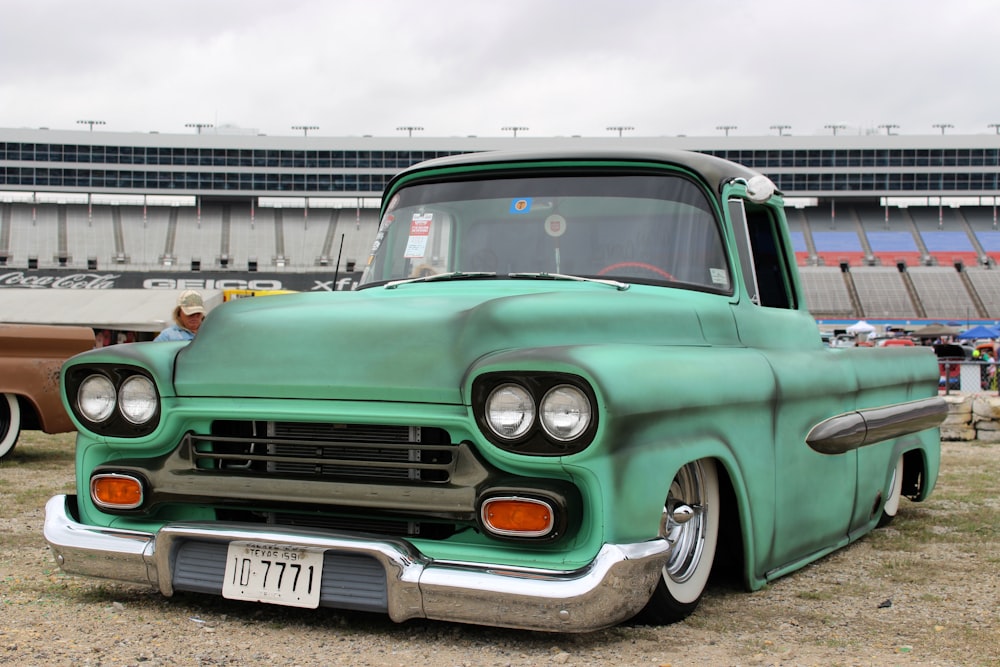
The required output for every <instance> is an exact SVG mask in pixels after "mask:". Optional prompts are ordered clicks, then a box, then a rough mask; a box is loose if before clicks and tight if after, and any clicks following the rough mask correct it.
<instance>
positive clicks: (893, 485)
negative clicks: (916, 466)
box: [878, 456, 903, 528]
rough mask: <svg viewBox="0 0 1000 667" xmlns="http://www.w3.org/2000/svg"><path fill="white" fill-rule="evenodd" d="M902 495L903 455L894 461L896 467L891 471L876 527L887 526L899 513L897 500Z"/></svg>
mask: <svg viewBox="0 0 1000 667" xmlns="http://www.w3.org/2000/svg"><path fill="white" fill-rule="evenodd" d="M902 497H903V457H902V456H900V457H899V460H898V461H896V468H895V469H894V470H893V471H892V479H890V480H889V492H888V493H887V494H886V496H885V504H883V505H882V516H880V517H879V520H878V527H879V528H881V527H882V526H888V525H889V524H890V523H892V520H893V519H894V518H895V517H896V514H898V513H899V500H900V498H902Z"/></svg>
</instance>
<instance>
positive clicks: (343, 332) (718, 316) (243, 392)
mask: <svg viewBox="0 0 1000 667" xmlns="http://www.w3.org/2000/svg"><path fill="white" fill-rule="evenodd" d="M473 288H474V289H473ZM692 297H693V298H692ZM695 302H697V304H698V309H697V310H696V309H695V307H694V303H695ZM706 302H708V303H715V304H716V305H715V306H714V307H712V308H711V309H710V310H709V312H708V313H706V312H705V309H706ZM713 313H714V314H713ZM735 339H736V333H735V327H734V326H733V323H732V316H731V313H730V311H729V308H728V300H727V299H726V298H725V297H720V296H712V295H706V294H702V293H690V292H685V291H683V290H673V289H665V288H642V287H637V286H636V287H633V288H632V289H630V290H627V291H617V290H615V289H613V288H611V287H608V286H607V285H599V284H588V283H550V282H546V283H538V282H534V283H531V282H521V281H518V282H516V283H515V282H512V281H489V282H485V281H476V282H475V283H474V284H473V283H461V284H460V283H451V284H441V283H435V284H411V285H402V286H400V287H399V288H397V289H384V288H373V289H367V290H363V291H360V292H346V293H345V292H334V293H325V294H290V295H282V296H261V297H254V298H249V299H238V300H236V301H232V302H229V303H227V304H224V305H223V306H221V307H219V308H217V309H215V310H214V311H212V313H211V314H210V315H209V316H208V318H207V319H206V320H205V323H204V324H203V325H202V328H201V330H200V331H199V333H198V336H197V338H196V339H195V340H194V341H193V342H192V343H191V344H190V345H188V346H187V347H185V348H184V349H183V350H182V351H181V352H180V353H179V354H178V357H177V361H176V365H175V377H174V388H175V391H176V393H177V395H178V396H214V397H261V398H264V397H276V398H302V399H344V400H366V401H409V402H424V403H428V402H434V403H449V404H456V405H457V404H461V402H462V399H461V387H462V382H463V378H464V376H465V375H466V373H467V372H468V369H469V367H470V366H471V365H472V364H473V363H475V362H476V360H478V359H481V358H483V357H484V356H486V355H489V354H490V353H493V352H499V351H503V350H511V349H519V350H524V349H530V348H545V347H565V346H574V345H590V344H599V343H608V342H615V343H624V344H637V345H664V344H672V345H693V346H703V345H708V344H710V343H713V344H727V343H728V344H732V343H733V342H734V341H735Z"/></svg>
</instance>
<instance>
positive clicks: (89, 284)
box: [0, 271, 121, 289]
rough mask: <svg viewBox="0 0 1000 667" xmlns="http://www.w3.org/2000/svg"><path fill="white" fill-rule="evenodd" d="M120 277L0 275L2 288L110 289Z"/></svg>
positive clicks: (23, 273) (13, 273) (99, 275)
mask: <svg viewBox="0 0 1000 667" xmlns="http://www.w3.org/2000/svg"><path fill="white" fill-rule="evenodd" d="M120 277H121V274H120V273H67V274H40V273H36V272H29V271H10V272H8V273H3V274H0V288H3V287H24V288H27V289H46V288H49V289H110V288H112V287H114V286H115V280H117V279H118V278H120Z"/></svg>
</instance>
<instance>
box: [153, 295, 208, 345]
mask: <svg viewBox="0 0 1000 667" xmlns="http://www.w3.org/2000/svg"><path fill="white" fill-rule="evenodd" d="M204 319H205V302H204V301H202V298H201V294H199V293H198V292H196V291H194V290H191V289H189V290H184V291H183V292H181V294H180V296H178V297H177V306H176V307H175V308H174V324H173V325H171V326H169V327H167V328H166V329H164V330H163V331H161V332H160V334H159V335H158V336H157V337H156V338H154V339H153V342H154V343H156V342H162V341H167V340H191V339H192V338H194V335H195V334H196V333H198V327H200V326H201V323H202V320H204Z"/></svg>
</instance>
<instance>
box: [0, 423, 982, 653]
mask: <svg viewBox="0 0 1000 667" xmlns="http://www.w3.org/2000/svg"><path fill="white" fill-rule="evenodd" d="M22 438H23V440H24V441H23V442H22V443H21V444H19V445H18V448H17V450H15V452H14V454H13V456H12V457H11V459H10V460H9V461H5V462H4V463H2V464H0V664H17V665H263V664H267V665H303V666H305V665H333V664H337V665H372V666H375V665H377V666H397V665H398V666H402V667H419V666H428V667H452V666H464V665H468V666H479V665H511V666H521V665H524V666H528V665H559V664H565V665H587V666H591V665H593V666H596V665H602V666H603V665H636V666H646V667H663V666H666V665H670V666H673V667H680V666H683V665H713V666H715V665H878V666H883V665H946V666H959V665H961V666H978V665H994V666H996V665H1000V627H998V607H1000V584H998V582H1000V548H998V545H1000V493H998V491H1000V446H998V445H992V446H986V445H983V444H981V443H977V442H972V443H952V442H949V443H945V445H944V446H943V465H942V473H941V478H940V479H939V482H938V488H937V489H936V490H935V493H934V495H933V496H932V497H931V498H930V499H929V500H928V501H927V502H925V503H919V504H917V503H910V502H909V501H904V502H903V505H902V508H901V511H900V515H899V516H897V518H896V520H895V521H894V522H893V523H892V524H891V525H890V526H889V527H887V528H884V529H880V530H877V531H875V532H874V533H873V534H871V535H869V536H867V537H865V538H863V539H862V540H861V541H859V542H858V543H856V544H854V545H851V546H850V547H848V548H846V549H843V550H841V551H839V552H837V553H835V554H833V555H831V556H829V557H827V558H824V559H823V560H821V561H819V562H817V563H815V564H813V565H811V566H809V567H807V568H805V569H803V570H800V571H799V572H796V573H794V574H792V575H789V576H787V577H785V578H783V579H781V580H779V581H777V582H775V583H773V584H772V585H771V586H769V587H768V588H766V589H765V590H762V591H759V592H756V593H746V592H743V591H739V590H732V589H729V588H713V589H712V590H710V591H709V593H708V594H707V596H706V597H705V599H704V600H703V602H702V604H701V606H700V607H699V609H698V610H697V612H696V613H695V614H694V615H693V616H691V617H690V618H689V619H688V620H686V621H684V622H682V623H678V624H675V625H672V626H667V627H649V626H642V625H622V626H619V627H616V628H612V629H608V630H603V631H599V632H594V633H589V634H583V635H566V634H544V633H531V632H525V631H517V630H502V629H495V628H485V627H477V626H467V625H458V624H450V623H441V622H433V621H412V622H408V623H405V624H394V623H392V622H391V621H389V620H388V619H387V618H385V617H382V616H377V615H369V614H359V613H347V612H337V611H330V610H318V611H317V610H301V609H292V608H286V607H275V606H269V605H253V604H242V603H238V602H233V601H229V600H224V599H219V598H214V597H211V596H202V595H195V594H185V595H177V596H175V597H173V598H170V599H167V598H164V597H162V596H160V595H159V594H158V593H155V592H153V591H152V590H149V589H145V588H140V587H134V586H127V585H119V584H114V583H108V582H101V581H94V580H86V579H81V578H76V577H71V576H68V575H65V574H63V573H61V572H60V571H59V570H58V569H57V568H56V567H55V564H54V562H53V560H52V557H51V554H50V553H49V551H48V549H47V547H46V545H45V542H44V539H43V537H42V519H43V506H44V503H45V500H46V499H47V498H48V497H49V496H51V495H52V494H54V493H60V492H67V491H72V490H73V476H72V465H73V463H72V436H68V435H66V436H44V435H34V436H31V437H30V438H25V437H24V436H22Z"/></svg>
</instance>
